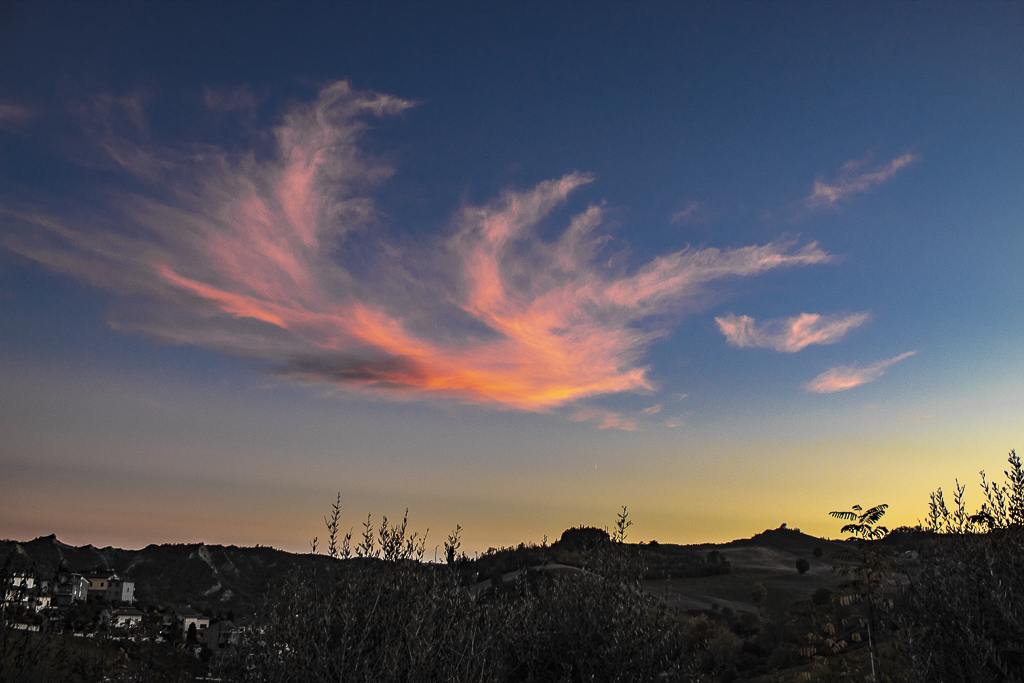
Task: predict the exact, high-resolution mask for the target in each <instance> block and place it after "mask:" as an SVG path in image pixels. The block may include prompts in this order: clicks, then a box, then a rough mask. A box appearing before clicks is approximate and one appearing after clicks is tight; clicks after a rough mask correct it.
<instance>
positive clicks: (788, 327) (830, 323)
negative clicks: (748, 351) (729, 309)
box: [715, 311, 871, 353]
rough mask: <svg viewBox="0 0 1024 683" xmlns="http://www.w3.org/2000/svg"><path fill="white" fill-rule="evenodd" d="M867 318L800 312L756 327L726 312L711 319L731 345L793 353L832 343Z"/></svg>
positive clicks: (745, 317)
mask: <svg viewBox="0 0 1024 683" xmlns="http://www.w3.org/2000/svg"><path fill="white" fill-rule="evenodd" d="M870 317H871V314H870V313H868V312H867V311H864V312H862V313H853V314H851V315H820V314H818V313H801V314H800V315H798V316H794V317H792V318H780V319H777V320H769V321H767V322H765V323H762V324H761V325H756V324H755V323H754V319H753V318H751V317H750V316H749V315H740V316H737V315H733V314H731V313H730V314H729V315H726V316H723V317H721V318H715V322H717V323H718V328H719V329H720V330H721V331H722V334H724V335H725V338H726V341H728V343H729V344H731V345H733V346H740V347H744V346H751V347H757V348H762V349H775V350H776V351H786V352H790V353H795V352H797V351H799V350H801V349H803V348H805V347H807V346H810V345H811V344H834V343H836V342H837V341H839V340H840V339H842V338H843V337H844V336H845V335H846V333H847V332H849V331H850V330H852V329H853V328H855V327H857V326H859V325H862V324H863V323H864V322H865V321H867V320H868V318H870Z"/></svg>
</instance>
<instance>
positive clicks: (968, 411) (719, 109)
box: [0, 2, 1024, 550]
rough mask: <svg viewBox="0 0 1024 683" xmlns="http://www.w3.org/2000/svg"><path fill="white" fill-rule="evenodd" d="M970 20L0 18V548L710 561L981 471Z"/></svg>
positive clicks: (999, 95) (1022, 239)
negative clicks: (585, 547)
mask: <svg viewBox="0 0 1024 683" xmlns="http://www.w3.org/2000/svg"><path fill="white" fill-rule="evenodd" d="M1022 30H1024V10H1022V9H1021V6H1020V5H1019V4H1013V3H972V4H966V3H948V4H946V3H931V4H927V5H925V4H912V3H901V4H890V3H877V4H873V3H859V4H855V5H854V4H849V3H774V4H765V5H761V4H753V3H735V4H733V3H714V4H712V3H707V4H696V3H693V4H683V3H643V4H627V3H608V4H603V3H588V4H586V5H584V4H580V3H525V2H524V3H491V4H478V3H467V4H462V3H418V2H417V3H398V2H392V3H378V4H369V3H366V4H360V3H346V4H343V5H340V6H336V5H333V4H327V3H323V4H313V3H308V4H300V5H293V4H284V3H263V4H261V3H235V2H230V3H226V2H222V3H216V2H215V3H205V4H202V5H196V4H177V3H170V2H162V3H135V4H131V5H128V4H124V3H111V4H103V3H90V4H67V3H8V4H6V5H5V6H4V8H3V9H2V10H0V32H2V33H0V36H2V40H0V63H4V64H5V65H8V66H7V67H6V68H5V69H3V71H2V73H0V145H2V147H0V149H2V150H3V151H2V153H0V237H2V240H0V381H2V382H3V383H4V385H6V387H7V388H8V389H7V390H5V391H4V392H2V393H3V398H0V434H2V435H3V439H2V441H3V446H0V469H2V471H3V473H4V476H3V477H2V480H3V483H2V484H0V493H2V496H0V498H2V499H3V502H2V503H0V506H2V508H0V509H2V512H3V514H2V516H0V535H3V536H7V537H11V538H30V537H32V536H35V535H41V534H47V533H51V532H55V533H57V534H58V536H59V537H61V538H62V539H64V540H67V541H69V542H79V543H89V542H91V543H94V544H97V545H105V544H107V543H114V544H121V545H128V546H140V545H144V544H146V543H149V542H161V541H186V540H187V541H195V540H205V541H208V542H225V543H240V544H252V543H264V544H268V543H269V544H274V545H277V546H280V547H285V548H289V549H295V550H301V549H303V548H305V547H307V541H308V540H309V538H311V537H312V536H313V535H316V534H317V533H319V532H320V530H319V529H318V527H317V521H318V520H319V519H320V515H321V512H322V509H323V508H325V507H326V506H327V505H328V504H329V502H330V501H331V500H333V494H334V492H335V491H338V490H341V492H342V497H343V502H344V503H345V511H346V514H347V515H348V516H349V517H350V518H351V519H349V520H348V521H349V523H350V524H358V522H359V521H360V520H361V519H362V518H363V516H364V515H365V514H366V513H367V512H372V513H373V514H374V515H376V516H378V517H379V516H380V515H381V514H386V515H390V516H391V517H392V518H393V517H395V516H397V515H398V514H400V513H401V512H402V511H403V510H404V509H405V508H406V507H409V508H410V515H411V523H413V524H414V525H416V526H418V528H425V527H430V528H431V530H432V531H431V535H432V537H434V540H435V541H436V542H440V541H439V539H443V536H444V535H445V534H446V533H447V531H448V530H450V529H451V528H453V527H454V525H455V524H456V523H459V524H461V525H462V526H463V527H465V528H466V534H467V536H466V539H467V543H468V544H469V546H470V547H472V548H476V549H484V548H486V547H488V546H490V545H501V544H512V543H518V542H519V541H524V540H525V541H540V540H541V538H542V537H543V536H544V535H547V536H549V537H551V538H553V537H555V536H557V535H558V534H559V533H560V532H561V530H562V529H564V528H566V527H567V526H570V525H575V524H580V523H584V524H596V525H604V524H608V523H610V522H611V520H612V519H613V516H614V512H615V510H617V509H618V507H619V506H620V505H623V504H625V505H629V506H630V510H632V511H633V515H634V516H635V517H636V520H637V524H636V526H635V527H634V529H635V532H636V534H637V535H638V538H637V539H635V540H642V539H651V538H657V539H658V540H660V541H663V542H670V541H676V542H699V541H721V540H728V539H731V538H735V537H739V536H749V535H751V534H753V533H756V532H757V531H760V530H761V529H763V528H766V527H768V526H777V525H778V524H779V523H781V522H783V521H786V522H787V523H789V525H790V526H801V527H803V528H804V529H805V530H808V531H813V532H815V533H820V534H826V535H827V534H829V533H832V534H835V533H836V532H837V529H834V528H833V527H834V526H835V525H834V524H832V523H831V521H830V520H829V519H828V517H827V512H828V511H829V510H832V509H840V508H844V507H847V506H849V505H850V504H853V503H861V504H868V505H873V504H875V503H877V502H889V503H890V504H891V505H892V508H891V518H892V519H893V524H895V523H914V522H915V521H916V520H917V518H919V517H921V516H923V511H924V509H925V505H926V502H927V494H928V492H930V491H932V490H934V489H935V488H937V487H939V486H944V487H947V488H948V487H949V486H951V485H952V481H953V478H955V477H959V478H960V480H961V481H965V480H966V481H972V478H973V477H975V473H976V472H977V471H978V470H979V469H982V468H984V469H987V470H989V471H990V472H998V471H999V470H1000V468H1001V465H1002V463H1003V460H1004V458H1005V454H1006V452H1007V451H1008V450H1009V449H1011V448H1015V447H1018V446H1019V445H1020V437H1021V434H1022V431H1024V430H1022V427H1024V424H1022V408H1024V401H1022V400H1021V398H1020V387H1021V384H1022V379H1024V372H1022V371H1024V364H1022V361H1021V360H1020V353H1019V350H1018V349H1019V342H1018V340H1019V339H1020V338H1021V333H1022V332H1024V329H1022V328H1024V324H1022V322H1021V320H1022V319H1024V316H1021V315H1020V311H1021V309H1022V305H1024V297H1022V288H1021V286H1020V277H1019V274H1020V263H1021V261H1022V257H1024V236H1022V231H1021V224H1022V217H1024V193H1022V189H1024V164H1022V163H1021V153H1022V151H1024V126H1022V123H1024V121H1022V117H1024V76H1022V74H1024V44H1022V41H1021V39H1020V38H1021V35H1022Z"/></svg>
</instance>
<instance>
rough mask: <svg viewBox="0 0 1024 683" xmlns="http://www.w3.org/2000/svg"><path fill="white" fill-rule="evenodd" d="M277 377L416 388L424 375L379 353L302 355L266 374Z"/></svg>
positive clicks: (415, 366)
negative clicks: (412, 385) (409, 385)
mask: <svg viewBox="0 0 1024 683" xmlns="http://www.w3.org/2000/svg"><path fill="white" fill-rule="evenodd" d="M267 372H269V373H270V374H271V375H275V376H278V377H293V378H294V377H301V378H305V379H309V380H320V381H327V382H334V383H338V384H349V383H354V384H387V385H406V384H418V383H419V381H420V380H422V379H423V377H424V376H425V373H424V372H423V369H422V368H421V367H420V366H419V364H418V363H416V362H414V361H412V360H410V359H409V358H403V357H400V356H384V355H381V354H379V353H377V354H375V353H372V352H368V353H366V354H355V355H353V354H344V355H303V356H296V357H294V358H292V359H291V360H289V361H288V362H286V363H284V364H281V365H276V366H273V367H271V368H269V369H268V370H267Z"/></svg>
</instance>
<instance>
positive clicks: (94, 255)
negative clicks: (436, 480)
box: [0, 82, 832, 429]
mask: <svg viewBox="0 0 1024 683" xmlns="http://www.w3.org/2000/svg"><path fill="white" fill-rule="evenodd" d="M122 99H123V100H124V101H125V102H128V103H131V104H132V107H130V108H129V111H128V114H130V115H131V117H132V120H136V119H137V114H138V110H137V107H135V104H134V102H135V100H132V99H131V98H122ZM119 101H121V100H116V99H111V98H107V99H106V100H105V101H104V102H105V105H104V106H106V107H108V108H109V107H114V106H118V105H117V103H118V102H119ZM218 104H219V102H218ZM243 104H247V102H246V103H243ZM410 106H411V103H409V102H407V101H405V100H402V99H399V98H395V97H391V96H389V95H383V94H377V93H372V92H358V91H355V90H353V89H352V88H351V87H350V86H349V85H348V83H347V82H339V83H335V84H333V85H330V86H328V87H326V88H325V89H323V90H322V91H321V92H320V94H319V96H318V98H317V99H316V100H315V101H313V102H312V103H308V104H303V105H298V106H296V107H294V108H293V109H292V110H291V111H290V112H288V113H287V114H286V115H285V116H284V119H283V122H282V123H281V125H279V126H278V127H277V128H275V129H274V131H273V137H272V139H273V140H274V141H275V149H274V153H273V154H271V155H264V156H263V157H259V158H257V157H256V156H255V155H254V154H237V153H236V154H235V155H234V156H232V155H230V154H229V153H228V152H225V151H223V150H220V149H216V148H205V149H202V150H200V151H199V152H195V151H194V150H193V151H192V152H191V153H190V154H186V153H184V152H179V151H174V150H161V149H159V148H155V147H154V146H153V145H149V146H148V147H147V146H143V145H134V146H132V145H131V144H130V143H129V142H128V141H127V140H125V139H123V138H120V137H118V138H116V139H115V136H113V135H112V134H111V133H110V128H109V127H106V128H104V129H103V130H104V137H103V140H102V141H101V142H102V145H103V147H104V148H105V149H107V151H108V152H109V153H110V155H111V157H112V158H114V159H115V161H117V163H119V164H120V165H121V167H122V168H123V169H124V170H125V171H127V172H129V173H131V174H133V175H135V176H136V177H137V178H138V179H140V180H142V181H147V182H150V183H151V184H152V187H153V188H154V190H153V192H151V193H149V194H148V195H146V196H142V195H137V194H121V195H118V197H119V199H118V200H117V201H116V202H115V204H116V206H115V209H116V211H115V213H116V215H115V216H113V217H104V216H99V217H95V216H93V217H90V216H82V217H75V218H58V217H53V216H48V215H44V214H41V213H38V212H32V211H21V212H16V211H13V210H9V209H4V210H3V212H4V213H3V215H2V217H0V219H2V220H3V222H4V224H5V225H6V226H7V228H8V229H6V230H5V231H4V232H5V235H4V237H3V241H4V244H5V245H6V246H7V247H8V248H10V249H13V250H14V251H17V252H18V253H21V254H23V255H25V256H26V257H28V258H31V259H35V260H36V261H39V262H40V263H43V264H46V265H47V266H49V267H50V268H52V269H54V270H57V271H60V272H64V273H70V274H72V275H75V276H77V277H79V278H81V279H82V280H84V281H87V282H89V283H90V284H93V285H96V286H100V287H104V288H107V289H110V290H113V291H115V292H117V293H119V294H123V295H129V296H130V299H131V300H132V301H138V300H140V299H145V300H146V301H148V302H149V303H148V304H146V305H140V304H125V306H124V307H123V308H122V309H120V310H119V311H116V312H115V313H113V314H112V323H113V324H114V325H115V326H116V327H119V328H121V329H125V330H129V331H134V332H139V333H143V334H146V335H149V336H151V337H154V338H156V339H159V340H162V341H165V342H171V343H188V344H196V345H199V346H204V347H207V348H213V349H217V350H220V351H223V352H226V353H231V354H234V355H237V356H241V357H245V358H253V359H258V360H261V361H264V362H267V363H268V368H269V372H271V373H272V374H275V375H277V376H282V377H289V378H292V379H294V380H297V381H302V382H329V383H332V384H335V385H337V386H340V387H344V388H346V389H349V390H355V391H364V392H372V393H376V394H383V395H385V396H388V397H391V398H396V399H417V398H423V397H430V396H441V397H449V398H453V399H455V400H458V401H462V402H466V403H478V404H490V405H494V406H501V407H511V408H518V409H523V410H531V411H548V410H551V409H554V408H556V407H558V406H562V405H565V404H568V403H572V402H575V401H579V400H582V399H586V398H588V397H593V396H597V395H601V394H609V393H616V392H623V391H635V390H650V389H652V388H653V385H652V381H651V379H650V378H649V377H648V373H649V368H647V367H645V366H644V365H643V364H642V363H643V356H644V353H645V352H646V349H647V347H648V345H649V343H650V341H651V340H652V339H654V338H656V337H658V336H660V335H662V334H664V330H663V329H658V328H657V327H652V326H651V325H652V323H650V322H649V321H650V320H651V319H652V317H653V316H656V315H662V314H665V313H672V312H673V311H680V310H683V309H685V308H686V306H687V305H691V306H692V305H693V304H694V303H695V302H697V301H699V300H700V298H701V297H702V296H703V294H704V291H705V290H706V288H707V287H709V286H711V285H712V283H714V282H715V281H717V280H721V279H723V278H735V277H750V276H755V275H759V274H761V273H765V272H767V271H769V270H773V269H777V268H787V267H795V266H804V265H810V264H820V263H826V262H829V261H830V260H832V257H831V256H830V255H829V254H827V253H825V252H824V251H822V250H821V249H820V248H819V247H818V246H817V244H816V243H810V244H805V245H802V246H801V245H798V244H796V243H795V242H793V241H778V242H770V243H767V244H763V245H751V246H743V247H738V248H734V249H724V250H720V249H715V248H702V249H692V248H687V249H683V250H681V251H677V252H674V253H670V254H667V255H664V256H659V257H657V258H655V259H653V260H651V261H650V262H648V263H646V264H643V265H640V266H639V267H636V268H633V269H628V270H626V269H616V268H615V267H613V266H612V265H609V264H610V263H613V262H615V261H614V259H611V260H610V259H608V258H607V254H606V253H603V252H602V250H604V249H607V248H608V247H607V240H606V239H605V238H602V237H601V236H597V235H595V234H594V233H595V230H596V229H597V228H598V227H600V226H601V224H602V220H603V211H602V209H601V208H600V207H599V206H590V207H589V208H587V209H586V210H585V211H583V212H581V213H579V214H577V215H575V216H573V217H572V218H571V220H570V221H569V224H568V226H567V227H566V228H565V229H564V231H563V232H562V233H561V235H560V236H559V237H558V238H557V239H556V240H554V241H544V240H542V239H541V238H540V237H538V235H537V232H536V227H537V225H538V224H539V223H540V222H541V221H542V220H544V219H545V218H546V217H547V216H549V214H550V213H551V212H552V211H553V210H554V209H555V208H557V207H558V206H560V205H562V204H563V203H564V202H565V201H566V199H567V198H568V197H569V195H570V194H571V193H572V192H574V191H575V190H577V189H578V188H580V187H581V186H583V185H585V184H586V183H588V182H590V181H591V178H590V176H588V175H586V174H583V173H578V172H575V173H570V174H567V175H565V176H563V177H561V178H557V179H552V180H548V181H544V182H541V183H539V184H538V185H536V186H535V187H532V188H529V189H526V190H522V191H507V192H505V193H503V194H502V195H501V196H500V197H498V198H497V199H495V200H494V201H492V202H490V203H488V204H486V205H482V206H466V207H464V208H463V209H462V210H461V211H458V212H457V213H456V214H455V216H454V219H453V221H452V227H451V232H450V234H449V237H448V238H447V239H446V240H444V241H443V242H430V243H428V244H422V245H414V246H413V247H411V248H410V247H409V246H408V245H403V246H402V247H399V246H398V245H396V244H395V243H393V242H388V241H387V239H386V237H385V236H382V235H380V234H378V232H379V231H377V230H376V226H377V224H378V220H377V219H378V211H377V208H376V205H375V203H374V201H373V199H372V196H371V191H372V189H373V188H374V187H375V186H376V185H378V184H379V183H380V182H381V181H383V180H384V179H386V178H387V177H388V176H389V175H390V174H391V173H392V172H393V171H392V169H391V168H389V167H388V166H387V165H385V164H383V163H381V162H379V161H378V160H375V159H373V158H371V157H369V156H367V155H365V154H364V153H363V152H362V147H361V144H360V142H361V137H362V135H363V133H364V131H365V129H366V127H367V124H366V119H368V118H373V117H382V116H387V115H393V114H397V113H399V112H401V111H404V110H406V109H408V108H409V107H410ZM140 160H145V163H141V161H140ZM366 245H369V246H368V247H367V246H366ZM364 247H365V248H364ZM367 254H371V256H367ZM599 257H600V258H599ZM426 264H429V265H426ZM129 306H131V307H129ZM577 415H582V413H577ZM588 415H589V414H588ZM595 418H600V419H601V420H602V423H601V427H602V428H610V427H617V428H620V429H631V428H635V423H632V422H631V421H629V420H627V419H625V418H621V417H618V416H617V415H616V414H614V413H607V414H605V413H602V414H600V415H597V414H596V413H595V414H593V415H590V416H588V417H586V418H583V419H595Z"/></svg>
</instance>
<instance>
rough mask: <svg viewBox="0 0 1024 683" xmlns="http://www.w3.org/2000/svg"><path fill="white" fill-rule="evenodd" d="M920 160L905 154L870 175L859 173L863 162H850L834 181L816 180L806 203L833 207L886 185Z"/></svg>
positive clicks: (811, 205) (912, 155)
mask: <svg viewBox="0 0 1024 683" xmlns="http://www.w3.org/2000/svg"><path fill="white" fill-rule="evenodd" d="M919 158H920V157H918V156H916V155H914V154H904V155H903V156H900V157H896V158H895V159H893V160H892V161H890V162H889V163H888V164H886V165H884V166H881V167H879V168H876V169H875V170H874V171H871V172H869V173H857V170H858V169H860V167H861V166H862V165H863V162H862V161H848V162H846V163H845V164H843V167H842V168H841V169H840V171H839V175H837V176H836V178H835V179H834V180H831V181H829V182H825V180H824V179H822V178H820V177H819V178H817V179H815V181H814V191H813V192H812V193H811V194H810V196H808V197H807V198H806V199H805V200H804V203H805V204H806V205H807V206H808V207H811V208H818V207H822V206H832V205H833V204H835V203H836V202H838V201H840V200H842V199H846V198H847V197H849V196H851V195H855V194H860V193H861V192H867V191H868V190H869V189H871V188H872V187H874V186H875V185H878V184H880V183H884V182H885V181H887V180H889V179H890V178H892V177H893V176H894V175H896V172H897V171H899V170H900V169H901V168H903V167H905V166H908V165H909V164H911V163H913V162H915V161H917V160H918V159H919Z"/></svg>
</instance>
